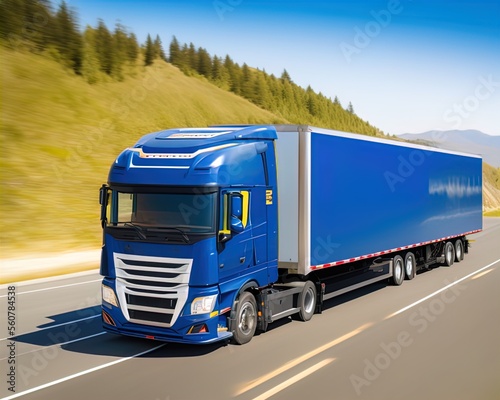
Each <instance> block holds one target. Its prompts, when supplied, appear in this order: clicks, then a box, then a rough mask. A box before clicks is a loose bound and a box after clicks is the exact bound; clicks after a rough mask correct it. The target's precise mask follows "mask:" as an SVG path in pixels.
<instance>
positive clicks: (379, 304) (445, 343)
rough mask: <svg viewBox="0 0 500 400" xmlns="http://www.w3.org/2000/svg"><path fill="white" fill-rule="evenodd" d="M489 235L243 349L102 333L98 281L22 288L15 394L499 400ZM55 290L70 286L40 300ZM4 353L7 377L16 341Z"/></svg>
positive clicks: (490, 230)
mask: <svg viewBox="0 0 500 400" xmlns="http://www.w3.org/2000/svg"><path fill="white" fill-rule="evenodd" d="M484 227H485V230H484V231H483V232H482V233H479V234H477V235H475V239H476V242H475V243H474V244H473V247H472V249H471V251H470V254H468V255H466V258H465V260H464V261H462V262H461V263H458V264H455V265H453V266H452V267H451V268H446V267H440V268H435V269H433V270H431V271H428V272H424V273H421V274H419V275H418V276H417V277H416V279H414V280H413V281H406V282H404V284H403V285H402V286H401V287H392V286H386V285H385V284H383V283H379V284H375V285H371V286H370V287H368V288H364V289H361V290H358V291H356V292H353V293H349V294H346V295H344V296H341V297H339V298H336V299H332V300H331V301H330V302H329V303H328V304H327V307H326V310H325V311H324V312H323V314H322V315H315V316H314V318H313V319H312V320H311V321H310V322H308V323H301V322H297V321H289V320H287V321H283V322H281V323H279V324H275V325H274V326H273V327H272V329H271V330H270V331H268V332H266V333H265V334H261V335H258V336H256V337H255V338H254V339H253V340H252V341H251V342H250V343H249V344H247V345H245V346H232V345H229V346H225V345H211V346H203V347H195V346H185V345H175V344H166V345H162V344H161V343H158V342H153V341H147V340H140V339H132V338H125V337H115V336H113V335H109V334H102V330H101V327H100V320H99V318H97V317H95V318H93V317H92V315H97V313H98V304H99V282H98V279H99V277H98V275H95V274H94V275H87V276H85V277H82V276H79V277H77V278H74V279H75V282H73V281H72V279H67V278H64V279H63V284H61V280H59V279H58V280H54V281H52V282H48V283H47V282H45V283H43V284H36V285H23V286H22V287H21V286H19V287H18V292H19V293H22V292H23V291H31V293H26V294H19V295H18V296H17V303H18V306H19V309H18V321H19V326H22V328H23V329H24V330H23V331H21V329H19V331H18V332H19V333H24V335H21V336H19V337H18V338H17V340H16V352H17V358H16V366H17V376H16V384H17V387H16V390H17V392H18V393H19V392H23V391H26V390H33V389H35V390H34V391H33V392H30V393H28V394H26V395H25V396H22V398H26V399H47V398H50V399H59V398H60V399H63V398H64V399H65V398H73V399H87V398H91V397H95V398H110V399H118V398H119V399H152V400H154V399H158V400H163V399H165V400H167V399H168V400H174V399H194V398H204V399H229V398H236V399H242V400H246V399H264V398H273V399H302V398H307V397H311V396H315V398H318V399H326V398H328V399H333V398H339V399H356V398H366V399H379V398H380V399H392V398H394V399H400V398H407V399H413V398H414V399H417V398H418V399H420V398H429V399H434V398H436V399H437V398H440V399H448V398H453V399H472V398H473V399H498V398H500V346H498V345H497V341H498V337H500V292H499V291H498V287H499V284H500V271H499V269H500V262H497V263H495V264H492V263H494V262H495V261H497V260H499V259H500V246H499V245H498V243H500V219H491V218H489V219H485V226H484ZM490 264H491V265H490ZM477 271H480V272H477ZM85 281H88V283H82V282H85ZM457 281H458V283H454V282H457ZM72 283H79V284H78V285H75V286H65V285H69V284H72ZM50 285H52V286H65V287H60V288H57V289H50V290H41V291H34V290H38V289H47V288H49V287H50ZM444 288H447V289H444ZM433 293H434V295H432V294H433ZM4 294H5V290H2V291H0V296H1V295H4ZM430 295H432V296H430ZM426 297H428V298H427V299H426ZM422 299H424V300H422ZM0 300H1V302H0V304H1V307H2V309H1V310H6V308H5V307H6V302H5V300H6V298H4V297H0ZM407 306H411V307H410V308H408V309H405V308H406V307H407ZM400 310H402V311H401V312H399V313H397V312H398V311H400ZM2 312H4V313H5V311H2ZM79 319H80V321H78V322H74V323H71V321H74V320H79ZM65 322H68V323H67V324H66V325H61V324H64V323H65ZM21 323H22V324H21ZM51 324H52V326H54V325H57V326H56V327H53V328H51V329H50V326H51ZM43 328H49V329H43ZM41 329H43V330H41ZM35 330H36V332H32V331H35ZM3 332H6V330H5V329H4V328H3V325H2V333H3ZM30 332H31V333H30ZM1 336H2V337H5V336H6V335H1ZM58 342H66V344H63V345H58V344H57V343H58ZM68 342H69V343H68ZM0 343H1V345H2V347H1V353H0V358H1V360H0V363H1V364H2V371H3V374H5V373H6V371H7V366H8V365H7V359H5V356H6V355H7V351H8V348H7V346H6V344H7V343H9V341H7V340H6V341H2V342H0ZM159 345H160V346H161V347H159V348H157V349H155V348H156V347H157V346H159ZM151 349H155V350H153V351H151V352H148V353H146V354H144V355H142V356H139V357H135V358H130V357H134V356H135V355H137V354H140V353H142V352H147V351H150V350H151ZM96 368H101V369H96ZM3 376H4V377H5V375H3ZM2 382H5V379H4V380H2ZM43 385H47V386H43ZM6 386H7V385H6V383H4V384H3V385H2V392H0V393H1V395H2V396H7V395H9V392H8V391H7V390H6Z"/></svg>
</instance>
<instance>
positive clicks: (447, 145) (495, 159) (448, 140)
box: [399, 129, 500, 168]
mask: <svg viewBox="0 0 500 400" xmlns="http://www.w3.org/2000/svg"><path fill="white" fill-rule="evenodd" d="M399 137H400V138H403V139H407V140H412V141H417V142H421V143H422V144H428V145H430V146H435V147H439V148H442V149H447V150H454V151H460V152H464V153H472V154H480V155H482V156H483V161H484V162H486V163H488V164H490V165H492V166H494V167H495V168H500V136H491V135H487V134H486V133H483V132H480V131H477V130H472V129H471V130H461V131H460V130H453V131H428V132H423V133H405V134H402V135H399Z"/></svg>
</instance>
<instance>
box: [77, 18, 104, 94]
mask: <svg viewBox="0 0 500 400" xmlns="http://www.w3.org/2000/svg"><path fill="white" fill-rule="evenodd" d="M94 35H95V31H94V29H93V28H91V27H90V26H87V28H86V29H85V32H84V33H83V51H82V70H81V73H82V76H83V77H84V78H85V80H86V81H87V82H88V83H90V84H94V83H97V82H98V81H99V74H100V71H99V69H100V65H99V59H98V57H97V54H96V50H95V41H94Z"/></svg>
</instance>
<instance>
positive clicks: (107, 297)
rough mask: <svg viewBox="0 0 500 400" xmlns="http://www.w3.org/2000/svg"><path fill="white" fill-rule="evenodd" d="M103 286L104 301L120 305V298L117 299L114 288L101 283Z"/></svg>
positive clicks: (116, 305)
mask: <svg viewBox="0 0 500 400" xmlns="http://www.w3.org/2000/svg"><path fill="white" fill-rule="evenodd" d="M101 288H102V301H105V302H106V303H109V304H112V305H114V306H115V307H118V300H117V299H116V295H115V292H114V290H113V289H111V288H110V287H109V286H106V285H101Z"/></svg>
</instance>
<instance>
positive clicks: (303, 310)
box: [298, 281, 317, 321]
mask: <svg viewBox="0 0 500 400" xmlns="http://www.w3.org/2000/svg"><path fill="white" fill-rule="evenodd" d="M316 298H317V297H316V286H314V283H312V282H311V281H307V282H306V284H305V285H304V288H303V289H302V292H301V293H300V294H299V299H298V307H299V308H300V311H299V318H300V320H301V321H309V320H310V319H311V318H312V316H313V315H314V311H315V310H316Z"/></svg>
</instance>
